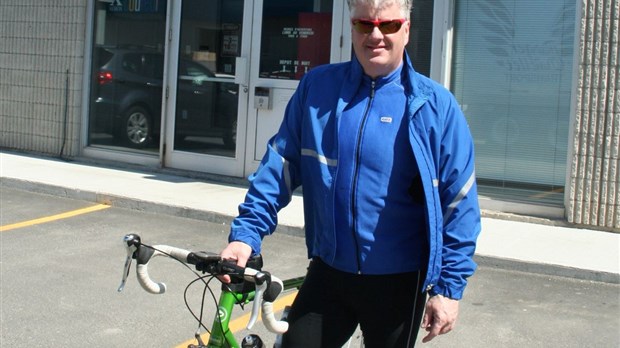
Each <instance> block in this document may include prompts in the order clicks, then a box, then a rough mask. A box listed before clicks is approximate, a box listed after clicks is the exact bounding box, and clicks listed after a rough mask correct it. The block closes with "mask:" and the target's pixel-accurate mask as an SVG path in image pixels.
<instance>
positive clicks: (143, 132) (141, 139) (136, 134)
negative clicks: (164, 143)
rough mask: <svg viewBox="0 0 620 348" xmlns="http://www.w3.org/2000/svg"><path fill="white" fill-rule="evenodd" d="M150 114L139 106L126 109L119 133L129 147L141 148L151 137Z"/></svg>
mask: <svg viewBox="0 0 620 348" xmlns="http://www.w3.org/2000/svg"><path fill="white" fill-rule="evenodd" d="M152 131H153V130H152V126H151V116H150V114H149V112H148V111H147V110H146V109H145V108H143V107H141V106H133V107H131V108H129V110H127V112H126V113H125V117H124V118H123V123H122V125H121V129H120V135H121V137H122V138H123V140H125V141H126V142H127V144H128V145H129V146H131V147H136V148H143V147H145V146H147V145H148V144H149V143H150V141H151V138H152Z"/></svg>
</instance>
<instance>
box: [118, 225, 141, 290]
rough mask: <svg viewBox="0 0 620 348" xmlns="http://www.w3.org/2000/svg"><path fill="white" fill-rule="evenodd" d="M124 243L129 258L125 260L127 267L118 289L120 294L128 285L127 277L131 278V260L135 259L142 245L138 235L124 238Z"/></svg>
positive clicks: (124, 269)
mask: <svg viewBox="0 0 620 348" xmlns="http://www.w3.org/2000/svg"><path fill="white" fill-rule="evenodd" d="M123 243H124V244H125V248H126V249H127V258H125V267H123V278H122V279H121V285H119V287H118V290H117V291H118V292H121V291H123V289H124V288H125V284H126V283H127V277H128V276H129V270H130V268H131V260H132V259H133V258H134V254H135V252H136V251H138V246H139V245H140V236H138V235H136V234H128V235H126V236H125V237H123Z"/></svg>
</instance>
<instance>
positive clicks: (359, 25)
mask: <svg viewBox="0 0 620 348" xmlns="http://www.w3.org/2000/svg"><path fill="white" fill-rule="evenodd" d="M406 21H407V20H406V19H404V18H403V19H390V20H384V21H380V20H374V21H373V20H370V19H353V20H351V26H353V29H355V31H357V32H358V33H360V34H370V33H371V32H372V31H373V30H374V29H375V27H377V28H379V31H381V33H382V34H394V33H395V32H397V31H399V30H400V28H401V27H402V26H403V23H405V22H406Z"/></svg>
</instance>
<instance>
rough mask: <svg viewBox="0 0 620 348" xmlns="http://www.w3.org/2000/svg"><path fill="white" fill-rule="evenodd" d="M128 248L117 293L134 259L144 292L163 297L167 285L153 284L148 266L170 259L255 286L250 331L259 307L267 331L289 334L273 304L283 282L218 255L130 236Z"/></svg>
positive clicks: (128, 237) (133, 235) (126, 242)
mask: <svg viewBox="0 0 620 348" xmlns="http://www.w3.org/2000/svg"><path fill="white" fill-rule="evenodd" d="M123 242H124V244H125V246H126V248H127V258H126V259H125V267H124V270H123V278H122V281H121V285H120V286H119V288H118V291H119V292H120V291H122V290H123V288H124V287H125V284H126V282H127V277H128V275H129V270H130V267H131V262H132V259H135V260H136V264H137V266H136V273H137V277H138V282H139V283H140V285H141V286H142V288H144V290H146V291H148V292H150V293H152V294H163V293H164V292H166V285H165V284H164V283H158V282H155V281H153V280H152V279H151V278H150V276H149V273H148V264H149V262H150V261H151V260H152V259H153V258H154V257H156V256H168V257H170V258H173V259H176V260H179V261H181V262H183V263H186V264H192V265H195V266H196V269H197V270H199V271H202V272H206V273H209V274H212V275H224V274H230V275H236V276H240V277H243V279H244V280H246V281H249V282H252V283H254V284H255V286H256V292H255V296H254V298H255V300H254V304H253V306H252V315H251V317H250V320H249V322H248V325H247V327H248V329H250V328H251V327H252V326H253V325H254V323H255V322H256V319H257V318H258V312H259V305H260V306H261V307H262V311H261V313H262V315H261V317H262V320H263V322H264V324H265V327H266V328H267V329H268V330H269V331H271V332H274V333H279V334H281V333H284V332H286V330H288V323H287V322H285V321H279V320H277V319H276V318H275V313H274V312H273V302H274V301H275V299H276V298H277V297H278V295H279V294H280V293H281V292H282V290H283V288H284V286H283V283H282V281H281V280H280V279H279V278H277V277H275V276H272V275H271V274H269V273H268V272H262V271H259V270H255V269H252V268H249V267H245V268H243V267H239V266H237V265H236V264H235V263H233V262H230V261H226V260H222V259H221V257H220V256H219V255H217V254H213V253H206V252H191V251H188V250H184V249H180V248H176V247H172V246H169V245H156V246H153V247H143V244H142V242H141V239H140V236H138V235H136V234H128V235H126V236H125V237H124V238H123Z"/></svg>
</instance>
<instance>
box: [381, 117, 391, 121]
mask: <svg viewBox="0 0 620 348" xmlns="http://www.w3.org/2000/svg"><path fill="white" fill-rule="evenodd" d="M381 123H392V116H381Z"/></svg>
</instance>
